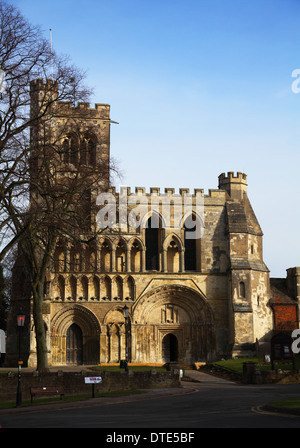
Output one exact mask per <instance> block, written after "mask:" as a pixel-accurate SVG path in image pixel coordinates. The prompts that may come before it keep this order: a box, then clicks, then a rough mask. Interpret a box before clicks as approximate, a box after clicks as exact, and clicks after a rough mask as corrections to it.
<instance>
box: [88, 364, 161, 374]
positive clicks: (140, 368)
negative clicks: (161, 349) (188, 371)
mask: <svg viewBox="0 0 300 448" xmlns="http://www.w3.org/2000/svg"><path fill="white" fill-rule="evenodd" d="M128 369H129V370H132V371H134V372H146V371H149V370H156V371H157V372H166V371H167V368H166V367H164V366H161V367H159V366H131V365H130V364H129V366H128ZM93 370H97V371H101V370H102V371H105V370H107V371H109V372H124V370H125V369H124V368H120V366H119V365H118V366H109V365H107V366H101V365H100V366H94V367H93Z"/></svg>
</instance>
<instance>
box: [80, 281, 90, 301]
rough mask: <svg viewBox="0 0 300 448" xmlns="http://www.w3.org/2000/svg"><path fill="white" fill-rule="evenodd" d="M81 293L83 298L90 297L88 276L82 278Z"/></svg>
mask: <svg viewBox="0 0 300 448" xmlns="http://www.w3.org/2000/svg"><path fill="white" fill-rule="evenodd" d="M81 293H82V298H83V299H85V300H87V299H88V298H89V281H88V279H87V277H86V276H83V277H82V278H81Z"/></svg>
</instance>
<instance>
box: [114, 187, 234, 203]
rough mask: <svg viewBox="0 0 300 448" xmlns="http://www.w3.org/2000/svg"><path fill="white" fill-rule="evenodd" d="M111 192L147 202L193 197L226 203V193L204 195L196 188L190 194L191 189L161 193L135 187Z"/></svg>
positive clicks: (217, 191)
mask: <svg viewBox="0 0 300 448" xmlns="http://www.w3.org/2000/svg"><path fill="white" fill-rule="evenodd" d="M109 192H110V193H111V194H113V195H114V196H116V197H119V196H140V197H145V198H146V199H147V200H149V199H150V198H152V199H153V197H156V196H157V197H158V198H162V199H163V198H180V197H182V198H184V197H187V196H188V197H191V198H194V199H199V198H211V199H217V200H221V201H222V202H224V200H225V195H226V192H225V191H222V190H208V194H204V190H203V189H202V188H194V189H193V191H191V192H190V189H189V188H179V189H178V191H176V190H175V188H170V187H166V188H164V189H163V190H162V191H161V188H159V187H150V188H149V189H148V190H147V189H146V188H145V187H135V188H134V190H132V189H131V187H120V190H119V191H117V189H116V187H110V189H109Z"/></svg>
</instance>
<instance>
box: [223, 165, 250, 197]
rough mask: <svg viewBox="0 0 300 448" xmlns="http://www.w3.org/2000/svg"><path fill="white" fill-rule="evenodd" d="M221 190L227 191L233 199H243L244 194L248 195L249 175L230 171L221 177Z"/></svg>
mask: <svg viewBox="0 0 300 448" xmlns="http://www.w3.org/2000/svg"><path fill="white" fill-rule="evenodd" d="M219 189H220V190H225V191H227V193H228V194H229V196H230V197H231V198H232V199H243V196H244V193H246V194H247V175H246V174H244V173H241V172H237V174H236V175H235V174H234V172H233V171H229V172H228V173H227V175H226V174H225V173H222V174H220V176H219Z"/></svg>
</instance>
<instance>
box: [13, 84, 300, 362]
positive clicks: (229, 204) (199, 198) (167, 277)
mask: <svg viewBox="0 0 300 448" xmlns="http://www.w3.org/2000/svg"><path fill="white" fill-rule="evenodd" d="M47 82H51V81H47ZM44 86H45V85H44V83H43V81H41V80H37V81H34V82H33V83H32V86H31V87H32V107H34V106H35V101H37V98H38V97H39V92H40V91H41V90H42V89H43V88H44ZM56 106H57V107H56V109H55V110H56V112H55V114H54V120H55V121H56V125H57V126H58V127H60V129H61V128H62V126H65V129H66V133H65V135H64V136H63V148H64V152H63V157H62V158H61V163H62V164H63V165H64V166H66V167H67V166H72V165H73V166H76V164H77V163H78V160H79V158H80V157H82V158H84V163H86V164H90V165H93V164H94V165H95V164H98V163H100V161H103V160H105V161H106V162H107V166H109V159H110V126H111V120H110V106H109V105H107V104H96V105H95V107H94V108H93V107H90V105H89V104H87V103H79V104H78V105H77V106H74V105H73V104H71V103H59V104H57V105H56ZM70 118H71V119H72V123H75V124H76V126H77V128H80V134H81V136H82V141H80V142H78V140H77V141H76V139H75V138H73V136H72V127H71V126H70V125H69V124H67V123H69V120H70ZM34 135H35V134H34V132H33V136H34ZM35 138H37V137H36V135H35ZM74 148H75V149H74ZM108 174H109V173H108ZM105 182H106V181H104V184H105ZM215 183H216V184H217V188H215V189H211V190H209V191H208V193H207V194H205V193H204V191H203V190H202V189H195V190H194V191H189V190H188V189H186V188H181V189H179V191H175V190H174V189H173V188H169V187H168V188H167V187H166V188H165V189H164V191H160V189H159V188H156V187H153V188H150V189H149V191H147V190H146V189H145V188H144V187H137V188H135V190H134V191H131V189H130V188H124V187H122V188H121V189H120V191H116V188H115V187H113V186H111V185H106V186H105V188H103V185H102V187H101V189H100V188H99V189H97V188H94V189H93V190H92V191H89V194H88V195H87V197H86V201H87V204H86V210H87V209H89V210H90V212H89V213H90V228H89V229H87V230H86V231H85V233H86V234H87V236H88V235H89V234H92V233H93V234H96V235H97V236H96V238H94V239H92V242H91V243H90V244H78V243H76V244H75V243H74V244H73V243H72V242H70V240H68V241H64V240H63V239H60V240H59V241H57V246H56V250H55V256H54V258H53V263H52V264H51V266H50V267H49V272H48V276H47V285H46V286H47V287H46V288H45V295H44V303H43V312H44V322H45V328H46V334H47V346H48V350H49V365H51V366H56V365H57V366H59V365H65V364H99V363H118V362H120V360H123V359H125V358H126V356H127V358H128V360H129V362H132V363H151V364H152V363H153V364H160V363H166V362H172V361H177V362H179V363H180V364H181V365H191V364H192V363H194V362H210V361H213V360H216V359H220V358H223V357H226V358H228V357H232V356H249V355H255V354H256V353H268V352H269V351H270V343H271V339H272V337H273V336H274V334H276V331H277V332H278V331H285V330H289V331H290V330H292V329H294V328H298V302H297V299H299V296H300V280H299V279H300V268H293V269H290V270H288V277H287V279H275V280H274V282H273V283H272V281H271V280H270V277H269V270H268V268H267V266H266V265H265V263H264V260H263V232H262V229H261V227H260V225H259V222H258V220H257V218H256V216H255V213H254V211H253V209H252V207H251V203H250V200H249V198H248V194H247V176H246V174H244V173H240V172H238V173H233V172H229V173H227V174H220V175H219V177H218V183H217V180H216V181H215ZM99 229H100V231H99V232H97V230H99ZM14 285H15V286H14V288H13V297H12V310H13V312H12V314H13V318H11V319H10V322H14V321H15V313H17V312H18V309H19V308H20V307H21V306H22V308H23V310H26V325H25V330H24V331H25V333H24V335H25V342H24V344H23V349H22V350H23V357H24V358H25V359H26V365H28V366H35V365H36V350H35V330H34V324H33V319H32V315H31V309H32V299H31V296H30V290H28V289H26V287H25V288H24V285H26V279H25V278H24V274H23V273H22V266H21V265H20V264H18V262H17V263H16V266H15V268H14ZM20 285H21V286H22V287H20ZM124 308H125V309H128V311H129V315H128V318H125V317H124ZM282 310H283V311H282ZM287 310H289V311H290V314H289V317H288V319H286V318H285V317H283V318H281V317H282V316H283V312H284V313H286V311H287ZM278 323H279V324H278ZM278 325H279V326H278ZM276 326H278V328H277V327H276ZM9 328H10V329H9ZM16 334H17V333H16V328H15V325H14V324H10V325H9V326H8V347H9V346H10V347H11V349H10V350H8V353H7V363H8V364H9V363H15V362H16V357H17V355H16V349H13V347H15V348H16Z"/></svg>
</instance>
